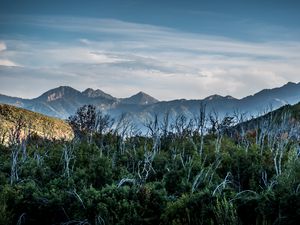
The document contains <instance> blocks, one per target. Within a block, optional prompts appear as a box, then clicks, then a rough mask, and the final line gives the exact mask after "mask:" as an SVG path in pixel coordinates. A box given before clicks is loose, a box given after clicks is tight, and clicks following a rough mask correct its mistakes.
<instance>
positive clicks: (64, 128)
mask: <svg viewBox="0 0 300 225" xmlns="http://www.w3.org/2000/svg"><path fill="white" fill-rule="evenodd" d="M18 123H22V124H23V125H22V128H21V129H22V135H24V134H25V133H29V132H30V133H31V132H33V133H36V134H37V135H38V136H40V137H45V138H50V139H53V138H54V139H70V138H72V137H73V131H72V128H71V127H70V126H69V124H68V123H67V122H65V121H63V120H61V119H57V118H52V117H48V116H45V115H42V114H39V113H36V112H32V111H29V110H26V109H21V108H17V107H15V106H11V105H4V104H0V136H1V139H2V138H3V137H5V138H4V139H6V140H7V139H8V137H9V135H10V133H11V131H12V130H13V129H14V128H15V127H16V125H17V124H18Z"/></svg>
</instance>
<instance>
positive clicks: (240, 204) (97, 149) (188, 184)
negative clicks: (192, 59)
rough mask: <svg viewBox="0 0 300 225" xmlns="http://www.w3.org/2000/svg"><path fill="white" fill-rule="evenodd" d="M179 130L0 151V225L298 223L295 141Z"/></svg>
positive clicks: (113, 132) (111, 134)
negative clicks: (240, 138)
mask: <svg viewBox="0 0 300 225" xmlns="http://www.w3.org/2000/svg"><path fill="white" fill-rule="evenodd" d="M186 124H188V123H186ZM177 125H178V124H177ZM183 125H184V124H183ZM183 125H182V127H184V129H175V128H174V129H171V128H170V129H169V131H168V132H163V131H165V130H163V129H156V126H155V124H154V123H149V124H148V127H149V128H151V129H150V130H151V131H152V132H150V133H149V135H146V136H140V135H138V134H136V135H134V136H131V137H125V136H122V132H121V131H120V129H121V128H120V127H119V128H118V127H116V129H107V130H106V132H104V133H101V134H100V133H98V132H97V130H95V132H93V133H92V134H91V133H89V134H88V136H89V137H86V136H84V135H80V138H75V139H74V140H73V141H70V142H62V141H47V140H43V139H40V138H37V137H30V138H28V139H27V141H26V146H25V145H24V144H14V145H10V146H0V153H1V155H0V184H1V185H0V224H97V225H100V224H101V225H104V224H118V225H121V224H122V225H123V224H124V225H125V224H126V225H127V224H137V225H140V224H170V225H183V224H193V225H194V224H245V225H246V224H249V225H250V224H264V225H267V224H297V222H298V221H300V161H299V155H298V152H297V151H298V149H297V145H296V144H295V143H294V142H292V141H289V140H287V141H286V142H285V139H286V137H282V138H279V139H277V142H276V143H275V144H274V146H273V145H268V144H267V142H268V140H267V139H264V142H266V144H265V145H263V146H262V145H260V144H258V143H256V141H255V140H256V137H255V136H253V134H252V133H249V134H248V136H246V137H244V139H243V141H239V140H238V139H236V138H233V137H229V136H228V135H225V134H222V133H221V132H217V131H214V132H212V131H210V132H208V133H207V135H206V136H205V137H204V138H203V139H202V136H201V134H200V132H196V130H193V129H192V128H191V126H183ZM124 126H125V124H123V127H124ZM219 127H221V126H219ZM117 128H118V129H119V130H118V129H117ZM156 131H157V132H156ZM84 132H85V133H86V130H84ZM87 133H88V132H87ZM221 134H222V135H221ZM90 135H93V137H92V138H91V137H90ZM254 135H258V134H254ZM269 138H270V137H269ZM245 140H247V141H245ZM202 141H203V149H202V148H201V143H202ZM283 141H284V143H286V144H285V145H284V146H283V145H280V144H281V143H282V142H283ZM275 145H276V146H275ZM279 146H283V147H282V148H280V149H279ZM279 150H280V151H279ZM281 152H282V157H281V158H280V160H278V157H277V155H276V154H279V155H281ZM275 162H276V163H275ZM278 163H279V164H280V167H279V166H278Z"/></svg>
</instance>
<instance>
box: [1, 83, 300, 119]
mask: <svg viewBox="0 0 300 225" xmlns="http://www.w3.org/2000/svg"><path fill="white" fill-rule="evenodd" d="M299 101H300V83H292V82H289V83H287V84H285V85H284V86H282V87H278V88H273V89H265V90H262V91H260V92H258V93H256V94H254V95H250V96H247V97H244V98H241V99H237V98H234V97H232V96H220V95H212V96H209V97H207V98H204V99H199V100H186V99H177V100H172V101H159V100H157V99H155V98H153V97H151V96H150V95H148V94H146V93H144V92H139V93H137V94H135V95H133V96H131V97H128V98H116V97H113V96H111V95H109V94H107V93H105V92H103V91H101V90H99V89H97V90H94V89H91V88H88V89H86V90H85V91H83V92H80V91H78V90H76V89H74V88H72V87H68V86H60V87H57V88H54V89H51V90H49V91H47V92H45V93H43V94H42V95H41V96H39V97H37V98H33V99H22V98H19V97H11V96H6V95H1V94H0V103H4V104H9V105H14V106H17V107H20V108H24V109H28V110H31V111H34V112H38V113H42V114H45V115H48V116H52V117H58V118H61V119H66V118H68V117H69V116H70V115H72V114H74V113H75V112H76V110H77V108H79V107H80V106H82V105H85V104H93V105H95V106H96V107H97V108H98V109H100V110H102V111H104V112H106V113H108V114H110V115H111V116H112V117H114V118H117V117H118V116H120V115H121V114H122V113H125V114H126V115H127V116H128V117H131V118H132V119H134V121H137V122H140V123H143V122H145V121H146V120H148V119H151V118H153V116H154V115H155V114H157V115H164V114H165V113H167V112H168V113H169V114H170V116H171V118H174V117H176V116H177V115H180V114H184V115H186V116H187V117H190V118H192V117H193V116H194V115H195V114H196V113H199V109H200V107H201V106H203V105H205V106H206V111H207V112H211V111H214V112H217V113H218V114H219V115H220V116H224V115H227V114H232V113H234V112H240V113H247V115H248V116H249V117H250V116H251V115H254V116H256V115H258V114H263V113H264V112H266V111H270V110H271V109H272V110H274V109H277V108H279V107H281V106H283V105H286V104H296V103H298V102H299Z"/></svg>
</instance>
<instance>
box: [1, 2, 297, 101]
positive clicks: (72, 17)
mask: <svg viewBox="0 0 300 225" xmlns="http://www.w3.org/2000/svg"><path fill="white" fill-rule="evenodd" d="M0 3H1V7H0V93H2V94H7V95H13V96H20V97H25V98H32V97H36V96H37V95H39V94H41V93H42V92H44V91H46V90H48V89H50V88H54V87H56V86H60V85H69V86H72V87H74V88H77V89H79V90H84V89H85V88H87V87H91V88H100V89H102V90H103V91H106V92H108V93H110V94H112V95H114V96H116V97H126V96H130V95H132V94H134V93H136V92H138V91H140V90H142V91H144V92H147V93H149V94H150V95H152V96H154V97H156V98H158V99H161V100H170V99H175V98H186V99H198V98H203V97H206V96H208V95H211V94H215V93H217V94H221V95H232V96H234V97H243V96H246V95H249V94H253V93H255V92H257V91H259V90H261V89H264V88H272V87H276V86H280V85H283V84H285V83H286V82H288V81H293V82H299V81H300V75H299V72H298V71H300V70H299V69H300V68H299V67H300V66H299V65H298V64H299V61H300V26H299V21H300V2H299V1H292V0H286V1H283V0H282V1H281V0H272V1H271V0H270V1H268V0H265V1H263V0H261V1H256V0H252V1H246V0H245V1H230V0H227V1H213V0H211V1H201V0H198V1H194V0H190V1H176V0H173V1H169V0H165V1H163V0H161V1H154V0H152V1H146V0H122V1H121V0H109V1H101V0H100V1H78V0H72V1H70V0H66V1H56V0H54V1H43V0H26V1H16V0H10V1H2V0H0Z"/></svg>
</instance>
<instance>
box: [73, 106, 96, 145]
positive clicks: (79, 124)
mask: <svg viewBox="0 0 300 225" xmlns="http://www.w3.org/2000/svg"><path fill="white" fill-rule="evenodd" d="M96 118H97V113H96V107H95V106H94V105H84V106H82V107H80V108H79V109H78V110H77V112H76V114H75V115H74V116H70V117H69V119H68V122H69V124H70V125H71V127H72V128H73V131H74V134H75V137H77V138H79V139H82V138H84V137H87V138H88V140H89V142H90V141H91V138H92V135H93V134H94V133H95V132H96V127H97V126H96Z"/></svg>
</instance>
